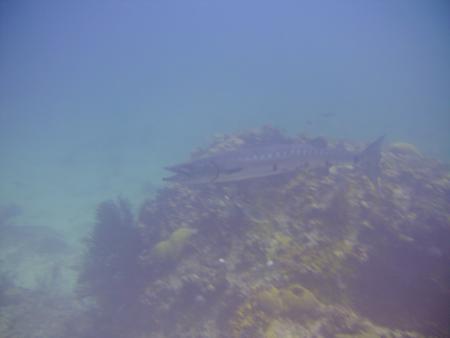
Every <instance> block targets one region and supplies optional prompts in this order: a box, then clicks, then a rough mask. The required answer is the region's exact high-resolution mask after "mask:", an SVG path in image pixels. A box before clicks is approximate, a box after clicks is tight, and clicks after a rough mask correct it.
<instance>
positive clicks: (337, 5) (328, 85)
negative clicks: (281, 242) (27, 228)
mask: <svg viewBox="0 0 450 338" xmlns="http://www.w3.org/2000/svg"><path fill="white" fill-rule="evenodd" d="M449 36H450V6H449V3H448V2H447V1H419V0H417V1H406V0H402V1H389V0H380V1H278V2H274V1H261V0H258V1H253V0H252V1H216V0H210V1H206V0H193V1H162V0H161V1H144V0H136V1H131V0H108V1H106V0H105V1H57V0H54V1H51V0H43V1H25V0H24V1H2V2H1V4H0V159H1V162H0V165H1V172H0V205H3V206H5V205H15V206H17V207H18V208H19V209H20V212H18V213H17V215H15V216H14V217H13V218H11V222H14V223H15V224H19V225H37V226H45V227H49V228H52V229H56V230H57V231H59V232H60V233H62V234H64V236H65V238H66V239H67V240H68V241H70V242H71V243H72V244H74V245H78V244H79V243H80V240H81V239H82V238H83V237H84V236H86V234H87V233H88V232H89V230H90V229H91V226H92V223H93V220H94V211H95V208H96V206H97V204H98V203H99V202H101V201H103V200H105V199H111V198H115V197H117V196H124V197H126V198H128V199H129V200H130V201H132V203H133V205H134V207H137V206H138V205H139V203H141V202H142V200H143V199H144V198H146V197H148V196H151V195H152V194H153V193H154V191H155V190H156V189H157V188H158V187H159V186H161V184H162V183H161V177H162V176H164V170H163V167H164V166H165V165H168V164H172V163H175V162H178V161H180V160H184V159H186V158H188V156H189V153H190V152H191V151H192V150H194V149H195V148H196V147H199V146H204V145H207V144H208V142H209V141H211V139H212V138H213V136H214V135H215V134H217V133H230V132H235V131H239V130H245V129H251V128H256V127H259V126H262V125H267V124H268V125H273V126H275V127H278V128H281V129H283V130H285V131H286V132H287V133H289V134H292V135H295V134H300V133H306V134H308V135H323V136H325V137H329V138H340V139H352V140H357V141H363V142H369V141H371V140H373V139H375V138H376V137H378V136H380V135H383V134H386V135H387V137H388V141H389V142H396V141H401V142H408V143H412V144H414V145H416V146H417V147H418V148H419V149H420V150H421V151H422V152H423V153H424V154H426V155H427V156H430V157H434V158H438V159H441V160H444V161H448V160H449V159H450V155H449V154H450V136H449V135H450V133H449V128H450V106H449V93H450V62H449V60H450V40H449V39H448V37H449ZM25 284H26V283H25Z"/></svg>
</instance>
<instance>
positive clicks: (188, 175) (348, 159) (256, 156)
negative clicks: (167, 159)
mask: <svg viewBox="0 0 450 338" xmlns="http://www.w3.org/2000/svg"><path fill="white" fill-rule="evenodd" d="M383 139H384V136H382V137H380V138H378V139H377V140H375V141H374V142H372V143H371V144H369V145H368V146H367V148H366V149H365V150H363V151H362V152H358V153H356V152H351V151H348V150H346V149H345V148H344V147H336V148H330V147H327V146H326V145H325V144H314V143H306V144H295V143H294V144H280V145H270V146H255V147H247V148H242V149H238V150H235V151H229V152H225V153H222V154H218V155H214V156H208V157H203V158H200V159H196V160H192V161H189V162H185V163H181V164H177V165H174V166H171V167H167V168H166V169H167V170H169V171H171V172H172V173H174V174H175V175H173V176H170V177H166V178H164V180H165V181H170V182H178V183H186V184H202V183H221V182H233V181H241V180H248V179H252V178H257V177H265V176H272V175H281V174H284V173H287V172H293V171H296V170H309V169H314V168H329V167H330V166H332V165H335V164H339V163H352V164H354V165H355V166H356V167H358V168H359V169H361V170H362V171H363V173H364V175H366V176H367V177H369V178H370V179H371V180H372V182H374V183H376V181H377V178H378V176H379V173H380V169H379V162H380V152H381V144H382V142H383Z"/></svg>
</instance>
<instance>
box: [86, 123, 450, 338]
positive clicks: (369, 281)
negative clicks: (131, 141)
mask: <svg viewBox="0 0 450 338" xmlns="http://www.w3.org/2000/svg"><path fill="white" fill-rule="evenodd" d="M307 141H309V140H308V139H307V138H306V137H296V138H289V137H286V136H284V135H282V134H281V133H280V132H279V131H278V130H276V129H273V128H270V127H266V128H263V129H260V130H255V131H251V132H247V133H242V134H234V135H222V136H220V137H218V138H217V140H216V141H215V142H213V144H212V145H211V147H209V148H207V149H200V150H198V151H196V152H195V153H194V154H193V157H198V156H201V155H204V154H213V153H216V152H220V151H223V150H225V149H226V150H229V149H236V148H238V147H241V146H246V145H260V144H271V143H290V142H299V143H301V142H307ZM329 146H330V147H334V146H343V147H346V148H348V149H363V147H362V145H361V144H356V143H352V142H347V141H342V142H339V143H333V142H330V143H329ZM381 160H382V161H381V177H380V179H379V182H378V185H377V186H375V185H374V184H373V182H371V181H370V180H369V179H368V178H367V177H366V176H365V175H364V174H363V173H362V172H361V171H360V170H357V169H356V168H352V166H351V165H348V164H346V165H339V166H335V167H332V168H330V170H329V173H328V174H324V173H322V172H319V171H308V170H305V171H301V172H297V173H287V174H285V175H279V176H271V177H265V178H261V179H252V180H246V181H241V182H229V183H225V184H205V185H197V186H186V185H181V184H177V183H174V184H170V185H168V186H166V187H165V188H164V189H162V190H160V191H159V192H158V194H157V196H156V197H155V198H153V199H151V200H148V201H146V202H145V203H143V205H142V207H141V209H140V212H139V215H138V218H137V221H136V223H137V224H136V226H135V225H134V221H132V217H131V215H130V213H129V210H128V209H127V208H126V207H124V206H123V205H122V204H119V205H117V204H112V203H107V204H104V205H103V206H101V207H100V208H99V213H98V219H99V221H98V223H97V227H96V231H95V232H94V236H93V242H92V244H90V253H89V254H88V257H90V258H89V259H88V263H87V268H86V271H85V273H84V276H85V277H84V280H85V281H86V280H88V281H89V282H88V284H89V285H90V289H89V290H90V291H89V293H90V295H92V296H94V298H96V300H97V304H98V307H99V310H100V312H101V313H108V314H109V315H110V316H111V318H117V321H119V322H121V323H123V322H125V324H124V325H123V326H122V328H121V331H120V334H121V335H122V336H127V337H130V338H131V337H133V338H134V337H136V338H138V337H139V338H142V337H145V338H157V337H158V338H159V337H177V338H193V337H208V338H216V337H217V338H238V337H239V338H246V337H248V338H254V337H266V338H275V337H283V338H285V337H374V336H377V337H382V336H386V337H444V336H446V335H447V333H448V331H447V329H448V324H449V322H448V318H450V313H449V307H448V304H449V303H450V274H449V270H448V266H449V263H450V210H449V208H448V205H450V172H449V169H448V167H447V166H445V165H443V164H442V163H440V162H438V161H435V160H431V159H428V158H426V157H424V156H422V155H421V154H420V153H419V152H418V151H417V150H416V149H415V148H414V147H413V146H410V145H405V144H396V145H392V146H388V147H386V149H384V151H383V152H382V158H381ZM123 225H127V226H123ZM129 225H131V227H130V226H129ZM120 229H122V230H123V231H125V234H124V233H122V232H121V231H122V230H120ZM125 229H126V230H125ZM131 229H133V230H131ZM136 229H138V231H137V230H136ZM130 230H131V232H130ZM127 236H128V237H127ZM125 238H127V239H125ZM105 246H106V248H105ZM86 276H89V277H86ZM134 283H136V285H135V284H134ZM131 284H133V285H131ZM131 290H132V291H131ZM130 292H131V293H132V294H131V295H130ZM118 303H121V304H122V306H121V311H120V312H119V311H116V309H117V306H118V305H117V304H118ZM111 309H115V310H114V311H113V313H112V314H111V311H112V310H111ZM129 313H132V314H133V318H130V316H129V315H128V314H129ZM103 323H105V322H103ZM131 323H132V324H131ZM98 325H100V324H98ZM104 325H106V324H104ZM108 325H111V327H113V328H117V325H116V324H114V323H108ZM124 327H125V328H126V329H125V328H124ZM131 328H133V329H131ZM113 331H114V330H111V332H110V336H109V337H115V336H117V337H120V334H119V335H117V334H115V335H114V333H113ZM97 336H98V337H101V336H102V335H101V334H99V335H97ZM103 336H106V335H103Z"/></svg>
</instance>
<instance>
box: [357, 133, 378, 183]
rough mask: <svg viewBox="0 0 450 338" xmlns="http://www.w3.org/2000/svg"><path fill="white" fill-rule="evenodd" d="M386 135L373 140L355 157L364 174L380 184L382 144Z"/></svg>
mask: <svg viewBox="0 0 450 338" xmlns="http://www.w3.org/2000/svg"><path fill="white" fill-rule="evenodd" d="M383 140H384V135H383V136H381V137H379V138H378V139H376V140H375V141H373V142H372V143H371V144H369V145H368V146H367V148H366V149H364V150H363V151H362V152H361V153H360V154H359V155H357V156H356V157H355V159H354V161H355V164H356V165H357V166H358V167H359V168H360V169H361V170H362V171H363V172H364V174H365V175H366V176H367V177H368V178H369V179H370V180H371V181H372V182H373V184H375V185H376V186H377V185H378V177H379V176H380V172H381V170H380V158H381V145H382V143H383Z"/></svg>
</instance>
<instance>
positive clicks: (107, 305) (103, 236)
mask: <svg viewBox="0 0 450 338" xmlns="http://www.w3.org/2000/svg"><path fill="white" fill-rule="evenodd" d="M141 250H142V248H141V240H140V237H139V234H138V229H137V225H136V223H135V220H134V218H133V215H132V212H131V208H130V205H129V204H128V203H127V202H126V201H125V200H123V199H119V200H118V201H117V202H114V201H106V202H103V203H101V204H100V205H99V206H98V208H97V221H96V223H95V226H94V229H93V232H92V235H91V236H90V237H89V238H88V240H87V252H86V254H85V257H84V267H83V270H82V272H81V274H80V278H79V285H80V288H79V294H80V296H81V297H83V298H87V299H88V300H90V301H92V304H93V305H92V307H91V311H92V313H91V322H92V323H91V324H92V325H91V326H92V327H91V330H90V333H89V334H88V335H89V337H91V336H92V337H96V338H101V337H123V336H124V335H123V334H124V332H126V331H129V330H130V326H131V325H132V324H134V323H135V320H136V316H135V315H136V309H135V305H136V304H137V297H138V295H139V294H140V292H141V289H142V285H143V282H144V279H143V275H142V269H141V268H140V265H139V260H138V255H139V254H140V252H141Z"/></svg>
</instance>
